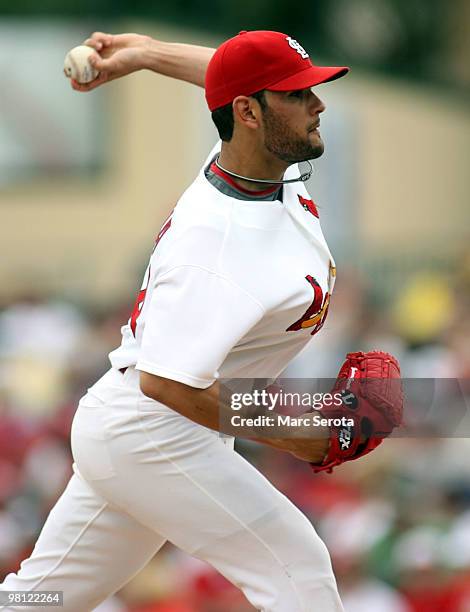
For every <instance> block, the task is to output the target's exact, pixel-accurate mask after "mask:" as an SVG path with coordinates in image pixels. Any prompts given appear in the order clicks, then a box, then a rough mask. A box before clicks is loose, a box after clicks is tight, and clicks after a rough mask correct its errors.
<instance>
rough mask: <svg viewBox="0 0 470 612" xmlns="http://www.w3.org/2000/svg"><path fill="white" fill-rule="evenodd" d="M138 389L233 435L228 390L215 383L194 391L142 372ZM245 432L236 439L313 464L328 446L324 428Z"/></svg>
mask: <svg viewBox="0 0 470 612" xmlns="http://www.w3.org/2000/svg"><path fill="white" fill-rule="evenodd" d="M140 388H141V390H142V392H143V393H144V395H146V396H147V397H150V398H152V399H154V400H156V401H159V402H161V403H162V404H165V406H168V407H169V408H172V409H173V410H175V411H176V412H178V413H179V414H181V415H182V416H185V417H187V418H188V419H190V420H191V421H194V422H195V423H198V424H199V425H203V426H204V427H207V428H209V429H213V430H214V431H220V432H222V433H228V434H230V435H234V426H233V425H232V424H231V423H232V421H231V419H232V417H233V416H234V414H235V413H234V412H233V410H232V408H231V406H230V391H228V390H226V389H225V388H224V387H222V386H221V385H220V384H219V383H218V382H215V383H214V384H213V385H211V386H210V387H208V388H207V389H195V388H194V387H190V386H188V385H185V384H183V383H179V382H176V381H173V380H170V379H166V378H162V377H159V376H154V375H152V374H147V373H146V372H141V375H140ZM237 414H238V415H240V414H241V413H239V412H237ZM259 415H261V416H263V414H262V411H258V412H257V416H259ZM264 416H266V417H271V418H272V417H273V412H272V411H268V410H266V411H265V413H264ZM242 432H243V433H242ZM246 432H247V430H246V429H244V430H242V429H240V430H239V429H238V428H237V431H236V434H237V437H244V438H247V439H251V440H255V441H257V442H260V443H262V444H267V445H268V446H272V447H274V448H276V449H278V450H283V451H285V452H289V453H291V454H292V455H294V456H295V457H297V458H299V459H302V460H303V461H310V462H312V463H320V462H321V461H322V460H323V457H324V456H325V454H326V452H327V450H328V445H329V442H328V438H329V430H328V428H327V427H311V426H310V427H309V426H308V425H306V426H303V427H296V428H294V427H289V426H283V425H276V426H275V428H274V429H269V428H266V427H265V426H263V425H258V426H253V427H252V428H250V430H249V433H246ZM240 434H241V435H240Z"/></svg>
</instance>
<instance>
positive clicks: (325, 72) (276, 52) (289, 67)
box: [206, 30, 349, 111]
mask: <svg viewBox="0 0 470 612" xmlns="http://www.w3.org/2000/svg"><path fill="white" fill-rule="evenodd" d="M348 72H349V68H347V67H346V66H342V67H338V66H335V67H331V66H328V67H327V66H314V65H313V64H312V62H311V60H310V57H309V55H308V53H307V52H306V51H305V49H304V48H303V47H302V46H301V45H300V44H299V43H298V42H297V41H296V40H294V39H293V38H291V37H290V36H288V35H287V34H282V33H281V32H271V31H266V30H259V31H252V32H240V34H238V35H237V36H234V37H233V38H230V39H229V40H227V41H225V42H224V43H222V44H221V45H220V47H219V48H218V49H217V50H216V52H215V53H214V55H213V56H212V59H211V61H210V62H209V66H208V67H207V72H206V100H207V104H208V106H209V109H210V110H211V111H213V110H215V109H216V108H220V107H221V106H225V105H226V104H229V103H230V102H232V100H233V99H234V98H236V97H237V96H241V95H243V96H250V95H251V94H253V93H255V92H257V91H260V90H262V89H270V90H271V91H291V90H295V89H306V88H307V87H313V86H314V85H319V84H320V83H326V82H327V81H334V80H335V79H339V78H340V77H342V76H344V75H345V74H347V73H348Z"/></svg>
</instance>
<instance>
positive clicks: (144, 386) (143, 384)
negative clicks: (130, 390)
mask: <svg viewBox="0 0 470 612" xmlns="http://www.w3.org/2000/svg"><path fill="white" fill-rule="evenodd" d="M167 382H168V381H167V379H165V378H162V377H161V376H155V375H154V374H148V372H141V373H140V390H141V391H142V393H143V394H144V395H146V396H147V397H149V398H150V399H153V400H156V401H157V402H162V401H163V400H164V398H165V396H166V394H167V390H166V387H167Z"/></svg>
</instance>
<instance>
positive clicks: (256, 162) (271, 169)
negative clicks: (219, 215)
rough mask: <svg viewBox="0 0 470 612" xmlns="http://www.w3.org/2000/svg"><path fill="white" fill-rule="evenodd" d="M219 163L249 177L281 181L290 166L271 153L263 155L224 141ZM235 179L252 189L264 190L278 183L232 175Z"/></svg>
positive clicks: (236, 181) (241, 185)
mask: <svg viewBox="0 0 470 612" xmlns="http://www.w3.org/2000/svg"><path fill="white" fill-rule="evenodd" d="M218 161H219V164H220V166H221V167H222V169H224V170H226V171H227V170H228V171H229V172H233V173H235V174H238V175H240V176H243V177H247V178H249V179H262V180H265V181H266V180H273V181H280V180H282V177H283V175H284V172H285V171H286V169H287V168H288V164H286V163H285V162H283V161H281V160H279V159H276V158H273V157H272V156H271V155H269V157H268V156H266V155H261V154H259V152H257V151H254V150H250V149H246V150H242V149H241V148H239V147H235V146H233V145H230V143H223V144H222V150H221V152H220V155H219V159H218ZM232 179H233V181H234V182H235V183H236V184H237V185H240V187H242V188H243V189H248V190H250V191H264V190H266V188H269V187H270V186H274V185H275V184H276V183H270V184H269V183H262V182H260V183H258V182H256V181H255V180H249V181H248V180H244V179H242V178H236V177H232Z"/></svg>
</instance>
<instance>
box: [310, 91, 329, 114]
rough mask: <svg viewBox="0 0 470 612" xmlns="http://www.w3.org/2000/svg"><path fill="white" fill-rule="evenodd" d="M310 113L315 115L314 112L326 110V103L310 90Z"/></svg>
mask: <svg viewBox="0 0 470 612" xmlns="http://www.w3.org/2000/svg"><path fill="white" fill-rule="evenodd" d="M311 95H312V99H311V113H312V115H315V114H316V113H323V112H324V111H325V110H326V105H325V103H324V102H323V100H321V99H320V98H319V97H318V96H317V95H316V94H315V93H314V92H313V91H312V92H311Z"/></svg>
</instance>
